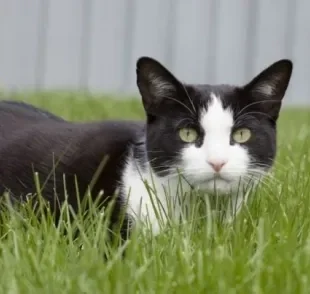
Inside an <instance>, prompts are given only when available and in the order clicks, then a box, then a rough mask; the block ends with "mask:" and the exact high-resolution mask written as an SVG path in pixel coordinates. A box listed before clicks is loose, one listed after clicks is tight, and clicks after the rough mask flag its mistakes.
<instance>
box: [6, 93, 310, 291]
mask: <svg viewBox="0 0 310 294" xmlns="http://www.w3.org/2000/svg"><path fill="white" fill-rule="evenodd" d="M81 96H82V95H81ZM15 98H18V99H20V98H24V99H27V101H29V102H32V103H33V104H35V105H38V106H42V107H45V108H47V109H49V110H51V111H53V112H54V113H56V114H59V115H62V116H64V117H65V118H68V119H72V120H96V119H103V118H125V117H126V118H139V117H143V111H142V107H141V105H140V103H139V101H136V100H128V101H127V102H122V101H119V100H118V101H116V100H113V99H108V98H107V97H102V99H99V100H98V99H92V98H91V97H87V98H88V99H74V98H73V97H72V95H70V94H66V93H61V94H53V95H52V94H49V93H41V94H40V95H30V94H29V95H27V97H21V96H17V97H15ZM81 98H82V97H81ZM309 126H310V109H308V110H307V109H286V110H284V111H283V112H282V115H281V118H280V121H279V145H278V148H279V152H278V157H277V161H276V166H275V168H274V178H272V179H270V180H269V181H268V183H266V184H264V185H262V186H261V188H260V189H259V190H258V192H257V193H256V196H255V199H253V203H251V205H250V206H249V207H247V208H246V209H244V210H243V211H242V213H241V214H240V216H239V217H238V218H237V220H236V221H235V223H234V224H233V225H231V226H225V227H223V226H221V225H219V224H217V223H216V222H215V221H212V219H211V220H210V219H208V220H206V221H204V222H203V223H202V224H201V226H197V228H196V227H193V226H191V225H190V224H187V225H184V226H183V227H181V228H178V229H177V228H174V229H171V230H169V231H167V232H166V233H164V234H163V235H160V236H159V237H158V238H156V239H150V238H148V237H147V236H139V235H134V236H133V238H132V240H131V242H129V243H128V244H127V247H126V249H127V255H126V257H125V258H124V259H122V258H121V256H122V251H121V250H120V249H110V250H108V249H107V245H106V244H104V242H103V241H102V239H103V238H102V235H103V234H104V222H103V221H102V218H101V217H100V215H99V214H96V212H94V216H95V217H94V218H93V219H92V223H91V224H90V223H87V224H86V223H83V222H80V223H79V225H80V227H81V229H82V231H83V234H82V235H81V236H80V237H79V240H78V242H79V243H76V242H74V241H73V238H72V236H71V234H70V230H69V234H68V235H66V236H63V234H61V231H60V229H59V228H55V227H54V226H53V225H52V223H51V221H50V220H49V219H46V220H44V221H42V222H38V221H37V219H36V218H35V217H34V216H33V214H32V213H31V212H29V211H28V213H29V216H28V218H27V220H25V218H24V217H21V216H22V215H23V214H24V213H26V212H27V211H26V210H27V208H25V209H24V210H25V211H23V209H22V210H21V212H18V213H16V212H11V213H10V214H8V215H6V216H4V217H3V218H4V221H3V222H2V225H1V231H2V237H1V241H0V254H1V259H0V268H1V275H0V293H23V294H26V293H31V294H35V293H141V294H142V293H143V294H144V293H225V294H228V293H229V294H230V293H309V288H310V176H309V175H310V127H309ZM79 244H83V250H80V247H79V246H78V245H79ZM104 252H109V254H110V258H109V259H108V260H107V261H105V260H104V259H103V253H104Z"/></svg>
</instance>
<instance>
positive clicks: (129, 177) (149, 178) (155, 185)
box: [122, 158, 190, 235]
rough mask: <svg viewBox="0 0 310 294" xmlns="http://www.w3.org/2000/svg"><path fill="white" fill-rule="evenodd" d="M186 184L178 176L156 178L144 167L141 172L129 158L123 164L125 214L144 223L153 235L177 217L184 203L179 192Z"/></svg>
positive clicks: (183, 189)
mask: <svg viewBox="0 0 310 294" xmlns="http://www.w3.org/2000/svg"><path fill="white" fill-rule="evenodd" d="M189 191H190V186H189V185H188V184H187V183H186V182H185V181H182V180H180V179H179V177H173V178H172V177H169V176H167V177H158V176H156V175H155V173H154V172H153V171H152V169H151V167H150V166H147V167H146V168H145V169H144V171H142V170H141V169H140V168H139V166H138V165H137V163H136V161H135V160H134V159H132V158H130V159H129V161H128V162H127V164H126V167H125V170H124V173H123V177H122V192H123V195H124V197H128V198H126V200H127V205H128V209H127V213H128V214H129V215H131V216H133V217H134V219H136V221H137V224H139V223H140V224H141V223H143V225H145V224H147V226H149V228H150V229H152V233H153V234H154V235H157V234H158V233H159V232H160V231H161V229H162V228H163V227H164V226H165V225H166V224H167V222H168V220H169V221H174V220H176V219H177V218H179V217H180V214H181V213H182V209H183V208H184V207H185V206H186V205H187V203H185V201H183V200H182V199H183V198H184V197H183V198H182V197H180V195H182V194H183V195H184V193H187V192H189Z"/></svg>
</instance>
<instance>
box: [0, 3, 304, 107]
mask: <svg viewBox="0 0 310 294" xmlns="http://www.w3.org/2000/svg"><path fill="white" fill-rule="evenodd" d="M309 11H310V1H309V0H296V1H293V0H272V1H271V0H0V89H1V88H3V89H9V90H12V89H15V90H24V89H34V90H36V89H67V90H79V89H85V88H86V89H89V90H91V91H96V92H98V91H99V92H114V93H125V94H131V93H135V92H136V86H135V62H136V59H137V58H138V57H139V56H141V55H149V56H153V57H155V58H158V59H159V60H160V61H161V62H163V63H164V64H165V65H167V66H168V67H169V68H170V69H171V70H172V71H173V72H174V73H175V74H176V75H177V76H178V77H180V78H181V79H182V80H185V81H188V82H190V81H191V82H198V83H201V82H204V83H243V82H245V81H247V80H248V79H250V78H252V75H254V74H256V73H257V72H258V71H260V70H261V69H263V68H264V67H265V66H267V65H269V64H270V63H272V62H274V61H276V60H278V59H281V58H292V59H293V61H294V63H295V68H294V74H293V78H292V82H291V86H290V88H289V92H288V98H287V102H289V103H290V104H294V105H295V104H296V105H297V104H306V105H310V17H309Z"/></svg>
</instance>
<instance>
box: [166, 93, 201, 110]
mask: <svg viewBox="0 0 310 294" xmlns="http://www.w3.org/2000/svg"><path fill="white" fill-rule="evenodd" d="M163 97H164V98H166V99H170V100H172V101H175V102H177V103H179V104H180V105H182V106H184V107H185V108H186V109H187V110H188V111H189V112H190V113H191V114H192V115H195V113H194V112H192V110H191V109H190V108H189V107H188V106H187V105H186V104H184V103H183V102H181V101H179V100H177V99H175V98H173V97H169V96H163Z"/></svg>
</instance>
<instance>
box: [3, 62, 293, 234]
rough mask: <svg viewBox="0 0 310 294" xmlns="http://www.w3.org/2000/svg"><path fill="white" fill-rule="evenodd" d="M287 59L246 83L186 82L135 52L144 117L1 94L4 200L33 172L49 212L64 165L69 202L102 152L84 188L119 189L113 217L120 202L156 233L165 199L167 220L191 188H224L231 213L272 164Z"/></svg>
mask: <svg viewBox="0 0 310 294" xmlns="http://www.w3.org/2000/svg"><path fill="white" fill-rule="evenodd" d="M292 68H293V64H292V62H291V61H290V60H280V61H278V62H276V63H274V64H272V65H271V66H269V67H268V68H266V69H265V70H263V71H262V72H261V73H260V74H259V75H258V76H256V77H255V78H254V79H253V80H252V81H250V82H249V83H248V84H246V85H244V86H229V85H207V84H205V85H193V84H184V83H182V82H181V81H179V80H178V79H177V78H176V77H175V76H174V75H173V74H172V73H171V72H170V71H168V70H167V69H166V68H165V67H164V66H163V65H161V64H160V63H159V62H158V61H156V60H154V59H152V58H149V57H142V58H140V59H139V60H138V62H137V71H136V72H137V85H138V88H139V91H140V93H141V96H142V102H143V106H144V109H145V113H146V117H147V120H146V122H135V121H104V122H92V123H74V122H68V121H65V120H63V119H61V118H58V117H55V116H54V115H52V114H50V115H49V114H48V113H47V112H44V111H41V110H39V109H37V108H35V107H32V106H29V105H27V104H23V103H18V102H7V101H3V102H1V103H0V184H1V187H2V189H1V191H0V192H4V191H6V190H9V191H10V195H11V196H12V199H19V196H20V195H23V196H22V199H25V196H24V195H26V194H27V193H35V185H34V181H33V171H37V172H38V173H39V175H40V179H41V181H42V183H44V189H43V192H42V194H43V196H44V197H45V198H46V199H47V200H48V201H50V203H51V207H52V209H53V210H54V211H56V212H57V211H58V210H59V207H58V206H57V205H56V204H55V197H57V199H58V201H60V202H62V201H64V197H65V196H64V192H63V184H62V183H63V174H65V175H66V191H67V193H68V200H69V203H70V204H71V205H72V207H73V208H75V209H76V208H77V206H78V205H77V199H76V187H75V183H76V182H75V176H77V180H78V185H79V194H80V195H84V193H85V192H86V191H87V189H88V187H89V183H90V182H91V180H92V178H93V175H94V173H95V172H96V170H97V168H98V165H99V164H100V162H101V161H102V159H103V158H104V156H105V155H108V156H109V160H108V161H107V163H106V165H105V167H104V169H103V170H102V171H101V173H100V175H99V177H98V179H97V181H96V183H95V184H94V185H93V187H92V192H93V195H94V196H95V195H97V194H98V193H99V192H100V191H102V190H103V191H104V195H105V196H104V197H103V199H104V200H107V199H109V197H110V196H111V195H113V193H114V192H115V191H116V190H117V191H118V192H119V193H118V194H117V195H118V196H117V198H116V204H115V208H114V211H113V214H112V223H113V222H116V221H117V220H118V219H119V216H118V215H119V213H120V211H121V209H122V208H124V207H125V209H126V218H125V221H129V220H131V219H132V220H134V223H135V224H136V225H139V224H144V223H145V222H148V223H149V224H150V225H151V228H152V230H153V234H158V233H159V232H160V231H161V228H164V227H165V223H166V222H167V216H166V210H167V209H168V206H169V207H171V203H173V208H172V211H173V215H172V219H177V218H178V217H179V215H180V213H181V212H182V209H183V206H186V205H188V204H189V202H190V201H191V200H190V196H189V194H190V192H191V191H192V190H200V191H203V192H205V193H211V194H212V193H214V192H216V193H219V194H223V196H224V195H226V196H229V197H231V199H233V202H234V205H233V206H232V207H235V209H233V210H234V211H232V212H231V214H230V217H231V216H233V215H234V214H235V213H237V212H238V211H239V209H240V207H241V204H242V202H243V201H246V198H247V191H246V189H244V188H245V187H247V186H248V185H249V183H253V184H254V185H255V184H256V183H257V181H258V179H259V178H260V177H262V176H264V175H265V174H266V173H267V172H268V171H269V169H270V168H271V167H272V165H273V162H274V158H275V155H276V122H277V119H278V116H279V111H280V108H281V103H282V99H283V97H284V95H285V92H286V89H287V87H288V84H289V81H290V77H291V74H292ZM55 162H57V166H56V167H55V170H54V175H53V176H52V177H49V176H50V172H51V170H52V169H53V164H54V163H55ZM180 194H182V195H185V197H183V200H184V201H183V202H181V203H180V202H178V201H175V200H176V197H179V196H180ZM154 196H155V197H154ZM171 200H172V201H171ZM169 202H170V204H169ZM159 216H160V220H159ZM160 222H162V224H163V226H161V224H160Z"/></svg>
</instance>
